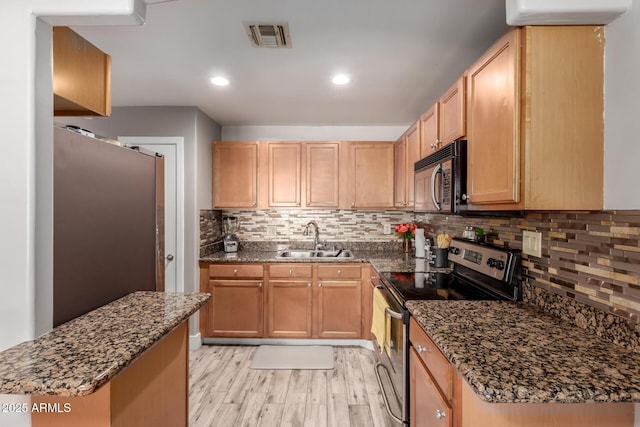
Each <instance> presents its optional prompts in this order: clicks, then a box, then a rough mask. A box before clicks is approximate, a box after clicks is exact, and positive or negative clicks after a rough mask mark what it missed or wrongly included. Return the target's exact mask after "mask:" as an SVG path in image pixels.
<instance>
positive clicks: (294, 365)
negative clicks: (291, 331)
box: [249, 345, 333, 369]
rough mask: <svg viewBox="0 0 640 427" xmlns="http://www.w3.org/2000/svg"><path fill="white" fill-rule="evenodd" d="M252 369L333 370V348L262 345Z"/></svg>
mask: <svg viewBox="0 0 640 427" xmlns="http://www.w3.org/2000/svg"><path fill="white" fill-rule="evenodd" d="M249 367H250V368H251V369H333V347H331V346H324V345H312V346H308V345H261V346H260V347H258V349H257V350H256V352H255V353H254V355H253V358H252V359H251V365H250V366H249Z"/></svg>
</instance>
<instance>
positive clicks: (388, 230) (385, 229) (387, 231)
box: [384, 224, 391, 234]
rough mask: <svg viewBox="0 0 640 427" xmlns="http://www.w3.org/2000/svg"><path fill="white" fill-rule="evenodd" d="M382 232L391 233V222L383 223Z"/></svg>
mask: <svg viewBox="0 0 640 427" xmlns="http://www.w3.org/2000/svg"><path fill="white" fill-rule="evenodd" d="M384 234H391V224H384Z"/></svg>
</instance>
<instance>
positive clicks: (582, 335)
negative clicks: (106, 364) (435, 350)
mask: <svg viewBox="0 0 640 427" xmlns="http://www.w3.org/2000/svg"><path fill="white" fill-rule="evenodd" d="M407 308H408V309H409V311H410V312H411V314H412V315H413V316H414V317H415V319H416V320H417V321H418V323H419V324H420V325H421V326H422V328H423V329H424V330H425V331H426V332H427V334H428V335H429V336H430V337H431V339H432V340H433V341H434V342H435V343H436V345H437V346H438V347H439V348H440V350H441V351H442V353H443V354H444V355H445V356H446V357H447V358H448V359H449V360H450V361H451V362H452V363H453V365H454V366H455V367H456V369H457V370H458V372H460V374H461V375H462V377H463V378H464V379H465V380H466V381H467V382H468V383H469V385H470V386H471V388H472V389H473V390H474V391H475V392H476V393H477V394H478V396H479V397H480V398H481V399H483V400H485V401H487V402H503V403H504V402H538V403H540V402H555V403H585V402H609V403H613V402H640V355H639V354H637V353H633V352H631V351H629V350H626V349H624V348H622V347H619V346H616V345H615V344H612V343H611V342H609V341H606V340H604V339H602V338H599V337H597V336H595V335H593V334H590V333H588V332H586V331H585V330H583V329H581V328H578V327H576V326H574V325H570V324H569V323H566V322H563V321H561V320H559V319H557V318H555V317H551V316H549V315H546V314H544V313H542V312H540V311H538V310H535V309H533V308H531V307H529V306H526V305H524V304H523V303H517V304H515V303H512V302H496V301H409V302H407Z"/></svg>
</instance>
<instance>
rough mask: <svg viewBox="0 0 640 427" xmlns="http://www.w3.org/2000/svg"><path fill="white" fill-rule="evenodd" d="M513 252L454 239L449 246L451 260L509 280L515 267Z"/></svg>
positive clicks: (500, 278)
mask: <svg viewBox="0 0 640 427" xmlns="http://www.w3.org/2000/svg"><path fill="white" fill-rule="evenodd" d="M512 252H513V251H510V250H507V249H501V248H498V247H495V246H488V245H481V244H478V243H475V242H469V241H465V240H458V239H454V240H453V241H452V242H451V245H450V246H449V260H450V261H453V262H454V263H456V264H460V265H464V266H465V267H467V268H470V269H472V270H475V271H478V272H480V273H482V274H484V275H486V276H490V277H493V278H494V279H497V280H502V281H505V282H508V281H510V280H511V275H512V274H513V269H514V267H515V266H514V265H513V263H514V261H513V258H514V257H513V253H512Z"/></svg>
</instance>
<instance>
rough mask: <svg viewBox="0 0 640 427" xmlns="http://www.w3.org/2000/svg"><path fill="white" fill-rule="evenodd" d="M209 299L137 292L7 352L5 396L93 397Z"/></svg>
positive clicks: (1, 367) (0, 378)
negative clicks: (96, 391)
mask: <svg viewBox="0 0 640 427" xmlns="http://www.w3.org/2000/svg"><path fill="white" fill-rule="evenodd" d="M209 296H210V295H209V294H206V293H190V294H189V293H169V292H167V293H165V292H134V293H132V294H129V295H127V296H125V297H123V298H120V299H118V300H116V301H114V302H112V303H110V304H107V305H105V306H103V307H100V308H98V309H96V310H93V311H91V312H89V313H87V314H85V315H83V316H80V317H78V318H76V319H73V320H70V321H69V322H67V323H64V324H62V325H60V326H58V327H57V328H54V329H53V330H52V331H51V332H49V333H46V334H44V335H42V336H40V337H38V338H36V339H35V340H33V341H26V342H23V343H21V344H18V345H16V346H15V347H12V348H10V349H8V350H5V351H3V352H2V353H0V394H39V395H44V394H49V395H59V396H83V395H87V394H91V393H93V392H94V391H95V390H96V389H97V388H98V387H100V386H101V385H102V384H104V383H106V382H107V381H109V380H110V379H111V378H113V377H114V376H116V375H117V374H118V373H119V372H120V371H122V370H123V369H124V368H125V367H127V366H128V365H129V364H130V363H131V362H133V360H135V359H136V358H137V357H138V356H140V355H141V354H142V353H143V352H144V351H145V350H147V349H148V348H149V347H151V346H152V345H153V344H154V343H156V342H157V341H159V340H160V339H161V338H162V337H164V336H165V335H167V334H168V333H169V332H171V331H172V330H173V329H175V328H176V327H177V326H178V325H180V324H181V323H182V322H184V321H185V320H187V319H188V318H189V316H191V315H192V314H193V313H195V312H196V311H197V310H198V309H199V308H200V307H201V306H202V305H203V304H204V303H205V302H206V301H207V300H208V299H209Z"/></svg>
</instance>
